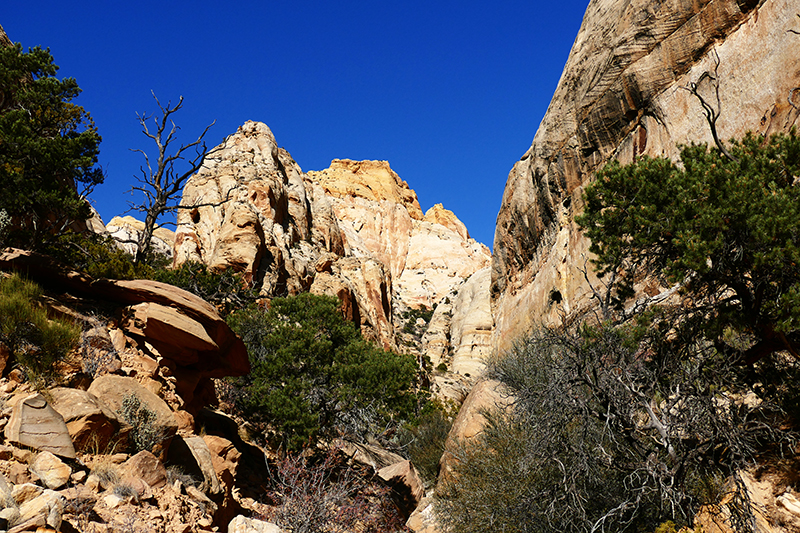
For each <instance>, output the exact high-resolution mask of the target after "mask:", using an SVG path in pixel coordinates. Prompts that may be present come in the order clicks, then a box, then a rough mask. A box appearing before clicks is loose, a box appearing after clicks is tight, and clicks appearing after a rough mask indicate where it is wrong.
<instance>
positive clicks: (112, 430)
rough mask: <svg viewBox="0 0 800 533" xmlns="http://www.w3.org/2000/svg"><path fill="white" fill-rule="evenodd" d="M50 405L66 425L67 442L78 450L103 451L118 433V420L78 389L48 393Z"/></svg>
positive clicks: (107, 409)
mask: <svg viewBox="0 0 800 533" xmlns="http://www.w3.org/2000/svg"><path fill="white" fill-rule="evenodd" d="M50 397H51V403H52V406H53V409H55V410H56V411H57V412H58V413H59V414H60V415H61V416H62V418H63V419H64V422H66V424H67V430H68V431H69V435H70V438H71V439H72V442H73V444H74V445H75V447H76V448H78V449H79V450H86V449H93V450H94V451H95V452H97V453H99V452H102V451H104V450H105V449H106V447H107V446H108V443H109V442H110V441H111V438H112V437H113V436H114V435H115V434H116V433H117V431H119V428H120V423H119V419H118V417H117V415H116V413H114V411H112V410H111V409H110V408H109V407H108V406H107V405H106V404H105V402H103V401H101V400H100V399H99V398H97V396H95V395H94V394H92V393H90V392H88V391H83V390H80V389H70V388H66V387H56V388H54V389H52V390H51V391H50Z"/></svg>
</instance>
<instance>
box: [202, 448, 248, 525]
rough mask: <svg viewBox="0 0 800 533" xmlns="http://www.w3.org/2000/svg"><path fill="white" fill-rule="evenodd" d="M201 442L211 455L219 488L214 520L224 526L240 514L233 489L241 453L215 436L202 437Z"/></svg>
mask: <svg viewBox="0 0 800 533" xmlns="http://www.w3.org/2000/svg"><path fill="white" fill-rule="evenodd" d="M203 441H205V443H206V446H207V447H208V451H209V453H210V454H211V462H212V465H213V467H214V472H215V473H216V477H217V479H218V480H219V483H220V488H221V494H218V495H217V496H216V497H215V501H216V502H217V506H218V507H217V512H216V514H215V515H214V519H215V520H216V521H217V522H220V523H223V524H224V523H227V522H230V520H231V519H232V518H233V517H235V516H236V515H237V514H239V512H241V507H240V505H239V503H238V502H237V501H236V498H235V497H234V495H233V489H234V487H235V484H236V472H237V470H238V468H239V461H240V459H241V457H242V453H241V452H240V451H239V450H237V449H236V447H235V446H234V445H233V443H232V442H231V441H229V440H227V439H225V438H223V437H219V436H217V435H203Z"/></svg>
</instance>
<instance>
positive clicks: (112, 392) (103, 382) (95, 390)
mask: <svg viewBox="0 0 800 533" xmlns="http://www.w3.org/2000/svg"><path fill="white" fill-rule="evenodd" d="M88 392H89V394H93V395H94V396H96V397H98V398H102V399H103V403H105V404H106V405H107V406H108V407H109V408H110V409H111V410H113V412H114V413H115V414H116V415H117V416H118V417H119V419H120V421H121V422H124V423H125V424H129V422H128V421H127V420H125V417H124V416H123V413H122V412H121V409H122V405H123V401H124V400H125V398H126V397H128V396H135V397H137V398H138V399H139V401H140V402H141V403H142V406H144V407H146V408H147V409H149V410H151V411H152V412H154V413H155V415H156V417H155V420H154V422H153V425H154V426H155V429H156V431H158V432H159V434H160V435H161V437H162V442H164V443H168V442H169V439H170V438H171V437H172V436H173V435H175V432H176V431H177V429H178V423H177V421H176V420H175V416H174V415H173V414H172V410H171V409H170V408H169V406H168V405H167V404H166V402H164V400H162V399H161V398H159V397H158V396H156V395H155V394H153V393H152V392H151V391H149V390H148V389H146V388H144V387H143V386H142V385H140V384H139V382H138V381H136V380H135V379H134V378H129V377H126V376H115V375H110V374H109V375H105V376H100V377H99V378H97V379H95V380H94V381H93V382H92V384H91V386H90V387H89V390H88Z"/></svg>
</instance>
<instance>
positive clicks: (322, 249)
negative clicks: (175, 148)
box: [174, 122, 491, 347]
mask: <svg viewBox="0 0 800 533" xmlns="http://www.w3.org/2000/svg"><path fill="white" fill-rule="evenodd" d="M182 201H183V204H184V205H185V206H196V207H194V208H192V209H184V210H181V211H180V212H179V215H178V228H177V231H176V236H175V255H174V261H175V263H176V264H181V263H183V262H186V261H200V262H203V263H205V264H207V265H209V266H210V267H212V268H225V267H228V266H230V267H233V268H234V269H236V270H238V271H240V272H243V273H244V274H245V277H246V279H248V280H249V281H252V282H253V283H254V284H255V285H256V286H257V287H259V288H260V291H261V293H262V294H263V295H264V296H267V297H274V296H283V295H287V294H296V293H299V292H304V291H311V292H314V293H318V294H331V295H335V296H337V297H339V298H340V299H341V300H342V301H343V302H344V306H345V311H346V313H347V314H348V316H349V318H351V319H352V320H354V321H356V322H357V323H360V324H361V326H362V330H363V331H364V332H365V333H366V334H367V335H368V336H371V337H372V338H374V339H376V340H379V341H381V342H382V343H383V344H384V345H385V346H387V347H388V346H392V347H396V340H395V328H398V327H402V324H400V322H401V320H400V315H401V314H402V313H403V312H404V311H407V310H408V309H410V308H418V307H420V306H425V307H433V306H434V305H435V304H437V303H439V302H440V301H441V300H443V299H444V298H445V297H447V296H448V295H455V294H456V293H457V289H458V287H459V286H460V285H461V284H462V283H463V282H464V280H466V279H467V278H469V277H470V276H471V275H472V274H473V273H475V272H476V271H478V270H480V269H482V268H485V267H488V266H489V264H490V261H491V254H490V253H489V250H488V249H487V248H486V247H485V246H484V245H482V244H480V243H477V242H476V241H475V240H474V239H471V238H470V237H469V234H468V233H467V230H466V228H465V227H464V225H463V224H462V223H461V222H460V221H459V220H458V219H457V218H456V216H455V215H454V214H453V213H451V212H450V211H447V210H446V209H444V208H443V207H442V206H441V205H437V206H434V207H433V208H431V209H430V210H429V211H428V213H427V214H423V213H422V209H421V208H420V206H419V202H418V201H417V196H416V193H414V191H413V190H411V189H410V188H409V187H408V184H406V183H405V182H404V181H403V180H401V179H400V177H399V176H398V175H397V174H396V173H395V172H394V171H392V169H391V168H390V167H389V164H388V163H387V162H385V161H349V160H338V159H337V160H334V161H333V162H332V163H331V166H330V168H328V169H325V170H322V171H319V172H308V173H303V171H302V170H301V169H300V167H299V166H298V165H297V163H295V162H294V160H293V159H292V158H291V156H290V155H289V154H288V152H286V151H285V150H283V149H280V148H278V146H277V143H276V142H275V138H274V136H273V135H272V132H271V131H270V130H269V128H268V127H267V126H266V125H265V124H262V123H258V122H247V123H246V124H244V125H243V126H242V127H240V128H239V130H238V131H237V132H236V133H235V134H233V135H231V136H230V137H228V138H227V139H226V141H225V142H224V143H223V144H222V145H220V146H219V147H217V148H216V149H215V150H214V152H213V154H212V156H210V157H209V158H207V160H206V163H205V164H204V166H203V168H202V169H201V170H200V171H199V172H198V173H197V174H196V175H195V176H193V177H192V178H191V179H190V180H189V181H188V182H187V184H186V187H185V188H184V192H183V200H182ZM486 303H487V306H488V297H487V298H486Z"/></svg>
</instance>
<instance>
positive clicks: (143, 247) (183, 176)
mask: <svg viewBox="0 0 800 533" xmlns="http://www.w3.org/2000/svg"><path fill="white" fill-rule="evenodd" d="M153 98H154V99H155V101H156V104H157V105H158V108H159V110H160V113H159V114H158V115H155V116H154V115H145V114H138V113H137V114H136V116H137V118H138V120H139V124H140V125H141V126H142V133H144V134H145V136H147V137H149V138H150V139H152V140H153V141H154V142H155V143H156V146H157V147H158V158H157V160H156V162H155V165H153V164H151V161H150V157H149V156H148V155H147V153H146V152H145V151H144V150H140V149H132V151H134V152H139V153H140V154H142V155H143V156H144V160H145V164H144V165H143V166H142V167H140V168H139V170H140V172H141V175H140V176H137V177H136V179H137V181H138V182H139V183H140V185H138V186H134V187H131V190H130V192H131V193H133V192H134V191H139V192H141V193H142V194H143V195H144V201H143V203H141V204H137V205H134V204H131V210H133V211H140V212H143V213H145V220H144V230H143V231H142V232H141V233H140V234H139V237H138V241H137V243H136V245H137V248H136V258H135V262H136V263H137V264H138V263H141V262H142V261H143V260H145V258H146V257H147V256H148V254H149V253H150V247H151V242H152V239H153V233H154V232H155V230H156V228H157V227H158V219H159V218H160V217H161V216H162V215H164V214H166V213H170V212H175V211H177V210H178V209H180V208H182V207H183V206H179V205H178V202H179V199H180V196H181V192H182V189H183V186H184V185H185V183H186V180H188V179H189V178H190V177H191V176H192V175H193V174H195V173H196V172H197V171H198V170H199V169H200V167H201V166H203V161H204V160H205V158H206V157H207V156H208V155H210V154H211V153H213V152H214V150H209V149H208V147H207V146H206V143H205V140H204V137H205V135H206V133H208V130H209V129H210V128H211V126H213V125H214V123H215V122H216V121H214V122H212V123H211V124H209V125H208V126H206V128H205V129H204V130H203V132H202V133H201V134H200V135H199V136H198V137H197V139H196V140H195V141H194V142H191V143H189V144H186V145H184V144H181V145H180V147H179V148H178V149H177V150H176V151H175V152H174V153H170V148H171V145H173V143H174V142H175V140H176V139H175V135H176V133H177V132H178V130H179V129H180V128H179V127H178V126H177V125H176V124H175V122H173V120H172V115H173V114H175V113H177V112H178V111H180V109H181V108H182V107H183V96H181V97H180V99H179V100H178V103H177V104H176V105H174V106H173V105H172V102H167V104H166V105H162V104H161V102H160V101H159V100H158V98H157V97H156V95H155V94H153ZM151 118H152V119H153V120H152V123H153V125H154V127H155V130H151V127H150V126H148V123H149V122H150V119H151ZM180 161H185V162H186V166H185V167H184V168H183V169H181V170H180V171H179V170H177V169H176V168H175V165H176V164H177V163H178V162H180ZM190 207H192V208H194V207H197V206H196V205H193V206H190Z"/></svg>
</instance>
